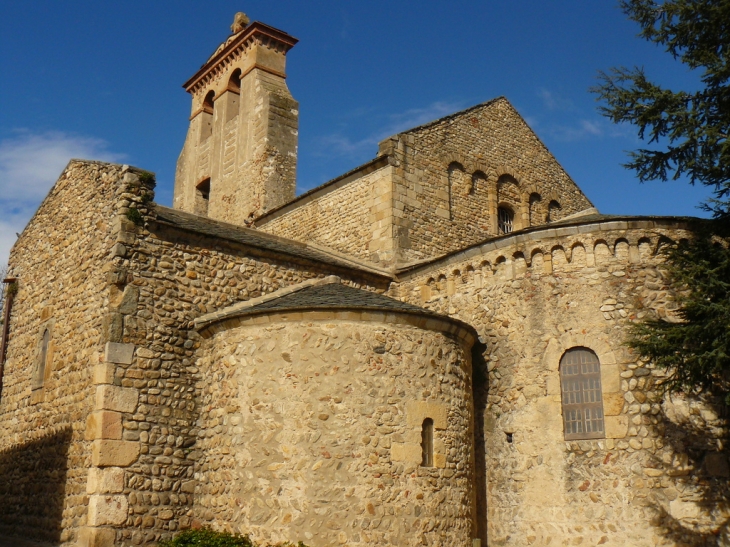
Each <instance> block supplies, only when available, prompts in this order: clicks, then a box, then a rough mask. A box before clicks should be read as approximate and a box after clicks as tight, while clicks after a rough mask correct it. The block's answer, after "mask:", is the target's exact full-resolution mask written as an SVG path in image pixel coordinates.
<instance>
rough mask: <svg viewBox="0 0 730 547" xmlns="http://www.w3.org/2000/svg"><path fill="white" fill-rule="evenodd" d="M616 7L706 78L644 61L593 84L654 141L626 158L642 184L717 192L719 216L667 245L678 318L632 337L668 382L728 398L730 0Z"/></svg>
mask: <svg viewBox="0 0 730 547" xmlns="http://www.w3.org/2000/svg"><path fill="white" fill-rule="evenodd" d="M620 5H621V8H622V9H623V11H624V13H625V14H626V15H628V17H629V18H630V19H632V20H633V21H635V22H637V23H638V24H639V26H640V27H641V32H640V36H641V37H643V38H645V39H646V40H649V41H651V42H654V43H656V44H658V45H660V46H663V47H664V48H665V49H666V51H667V52H668V53H669V54H671V55H672V56H673V57H674V58H675V59H678V60H679V61H681V62H682V63H684V64H685V65H687V66H688V67H690V68H691V69H693V70H698V71H701V75H700V76H701V82H702V85H701V86H700V87H699V89H697V90H694V91H683V90H679V91H674V90H670V89H665V88H663V87H662V86H660V85H658V84H655V83H653V82H651V81H650V80H649V79H648V77H647V76H646V73H645V72H644V69H643V68H638V67H635V68H633V69H628V68H623V67H620V68H613V69H611V70H610V71H609V72H604V73H601V74H600V77H599V85H598V86H596V87H595V88H594V89H593V91H594V92H595V93H597V94H598V98H599V100H601V101H602V102H603V105H602V106H601V108H600V110H601V112H602V113H603V114H604V115H605V116H607V117H609V118H610V119H611V120H613V121H614V122H616V123H620V122H628V123H630V124H632V125H634V126H636V127H637V129H638V135H639V138H641V139H642V140H644V141H645V142H647V143H648V144H650V145H651V144H653V145H654V147H653V148H651V149H649V148H641V149H639V150H637V151H634V152H631V153H630V161H629V162H628V163H627V164H626V167H628V168H630V169H633V170H635V171H636V173H637V175H638V178H639V180H640V181H641V182H647V181H655V180H660V181H667V180H670V179H672V180H677V179H679V178H682V177H686V178H687V179H688V180H689V183H690V184H698V183H699V184H703V185H706V186H708V187H710V188H711V189H712V191H713V197H712V198H711V199H709V200H708V201H707V202H705V203H704V204H703V207H704V208H706V209H707V210H708V211H711V212H712V213H713V217H714V220H712V221H707V222H706V223H703V224H702V225H701V226H699V227H698V228H697V232H696V237H695V238H693V239H692V240H691V241H688V242H682V243H679V244H675V245H672V246H669V247H668V248H667V250H666V252H665V256H666V261H667V268H668V271H669V274H670V276H671V279H672V282H673V285H674V287H675V289H676V290H677V294H678V303H679V311H678V317H679V319H680V321H678V322H671V321H666V320H661V319H655V320H649V321H646V322H644V323H640V324H637V325H636V326H635V328H634V329H633V331H632V337H631V340H630V342H629V345H631V346H632V347H633V348H635V349H636V350H637V351H638V352H639V354H640V355H641V356H642V357H643V358H646V359H650V360H652V361H654V362H655V363H656V364H657V365H659V366H662V367H665V368H666V369H667V372H668V380H667V381H666V383H665V386H666V387H667V388H669V389H670V390H674V391H680V390H681V391H688V392H700V391H710V392H712V393H716V394H722V395H724V396H725V397H726V401H727V402H728V404H730V383H729V382H728V380H729V379H730V251H729V250H728V242H729V241H730V237H729V236H730V142H729V141H728V135H729V132H730V85H729V84H728V80H729V79H730V0H665V1H657V0H624V1H622V2H621V4H620Z"/></svg>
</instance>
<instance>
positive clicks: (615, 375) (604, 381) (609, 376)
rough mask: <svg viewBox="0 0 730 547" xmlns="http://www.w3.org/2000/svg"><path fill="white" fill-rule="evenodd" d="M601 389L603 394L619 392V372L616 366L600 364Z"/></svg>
mask: <svg viewBox="0 0 730 547" xmlns="http://www.w3.org/2000/svg"><path fill="white" fill-rule="evenodd" d="M601 389H602V390H603V393H616V392H619V391H621V371H620V370H619V366H618V365H604V364H603V363H601Z"/></svg>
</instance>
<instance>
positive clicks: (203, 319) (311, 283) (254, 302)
mask: <svg viewBox="0 0 730 547" xmlns="http://www.w3.org/2000/svg"><path fill="white" fill-rule="evenodd" d="M333 283H342V279H341V278H340V277H339V276H337V275H328V276H327V277H324V278H322V277H320V278H316V279H307V280H305V281H302V282H301V283H297V284H296V285H289V286H288V287H282V288H281V289H279V290H276V291H274V292H271V293H268V294H264V295H261V296H257V297H256V298H250V299H249V300H244V301H243V302H236V303H235V304H231V305H230V306H226V307H225V308H222V309H220V310H216V311H214V312H211V313H206V314H205V315H201V316H200V317H198V318H196V319H195V328H199V327H200V326H202V325H204V324H205V323H211V322H213V321H216V320H218V319H222V318H223V317H225V316H228V315H230V314H232V313H237V312H241V311H244V310H247V309H249V308H253V307H254V306H258V305H260V304H264V303H266V302H271V301H272V300H276V299H278V298H283V297H284V296H288V295H290V294H293V293H296V292H299V291H301V290H304V289H308V288H309V287H317V286H320V285H331V284H333Z"/></svg>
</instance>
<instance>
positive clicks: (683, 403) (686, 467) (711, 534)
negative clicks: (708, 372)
mask: <svg viewBox="0 0 730 547" xmlns="http://www.w3.org/2000/svg"><path fill="white" fill-rule="evenodd" d="M668 397H669V396H668V395H666V396H665V400H664V403H663V404H662V411H661V412H660V414H659V416H658V417H660V418H661V420H660V421H659V424H658V425H657V426H656V427H657V429H658V431H657V432H658V433H659V434H660V436H661V438H662V439H663V440H664V443H665V448H664V451H663V452H664V457H663V458H662V457H661V456H660V455H659V454H657V455H655V456H654V458H653V461H652V464H651V465H652V466H653V467H655V468H657V469H663V470H664V472H665V474H666V476H667V479H668V481H667V482H668V484H669V486H668V487H667V488H664V489H663V495H658V496H655V497H654V499H653V500H652V502H651V504H652V507H653V509H654V511H655V517H654V519H653V522H652V524H653V525H654V526H656V528H657V529H658V530H659V533H660V534H661V535H662V536H663V537H665V538H666V539H667V540H669V541H671V542H674V543H675V544H676V545H682V546H686V547H709V546H715V545H717V546H725V545H730V451H729V450H728V441H730V436H729V434H728V420H727V417H728V408H727V406H725V405H724V404H723V403H722V400H721V399H720V398H713V397H707V396H706V397H702V398H697V397H686V398H684V397H681V398H677V397H676V396H675V398H674V400H675V401H676V402H677V403H679V405H678V406H675V405H674V404H671V403H669V399H668ZM713 415H714V416H715V417H716V419H712V416H713ZM708 417H709V418H710V419H706V418H708ZM667 448H669V449H670V451H671V453H672V456H671V458H670V457H669V456H668V452H667V450H666V449H667ZM669 460H671V461H669Z"/></svg>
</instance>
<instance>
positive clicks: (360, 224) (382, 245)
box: [258, 166, 394, 262]
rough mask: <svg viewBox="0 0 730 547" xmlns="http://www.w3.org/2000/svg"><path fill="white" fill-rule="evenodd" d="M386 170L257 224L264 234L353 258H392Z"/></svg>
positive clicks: (388, 172) (390, 194) (389, 188)
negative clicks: (324, 246) (309, 244)
mask: <svg viewBox="0 0 730 547" xmlns="http://www.w3.org/2000/svg"><path fill="white" fill-rule="evenodd" d="M392 184H393V181H392V168H391V167H390V166H385V167H382V168H380V169H378V170H376V171H374V172H372V173H368V174H365V175H363V176H361V177H359V178H357V179H356V180H354V181H352V182H349V183H347V184H346V185H344V186H341V187H339V188H337V189H335V190H333V191H331V192H327V193H325V194H323V195H321V196H317V197H312V198H311V199H307V198H305V199H304V200H303V201H302V203H301V204H298V206H297V207H296V208H294V209H292V210H291V211H288V212H286V213H284V214H282V215H281V216H276V217H274V218H272V219H271V220H269V219H266V220H265V221H264V222H260V223H258V227H259V228H260V229H262V230H264V231H266V232H269V233H272V234H276V235H279V236H282V237H286V238H290V239H295V240H299V241H315V242H317V243H320V244H322V245H326V246H327V247H329V248H331V249H335V250H337V251H339V252H342V253H347V254H348V255H350V256H354V257H357V258H361V259H365V260H372V261H373V262H380V261H381V258H384V257H388V256H392V252H393V243H394V242H393V237H392V198H393V191H392Z"/></svg>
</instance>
